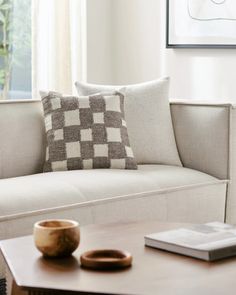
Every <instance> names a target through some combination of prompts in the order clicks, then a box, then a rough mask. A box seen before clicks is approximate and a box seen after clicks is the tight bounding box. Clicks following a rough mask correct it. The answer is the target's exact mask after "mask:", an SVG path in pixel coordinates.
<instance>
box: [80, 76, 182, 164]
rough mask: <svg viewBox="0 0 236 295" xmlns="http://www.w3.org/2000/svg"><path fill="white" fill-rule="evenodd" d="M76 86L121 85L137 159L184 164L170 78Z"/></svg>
mask: <svg viewBox="0 0 236 295" xmlns="http://www.w3.org/2000/svg"><path fill="white" fill-rule="evenodd" d="M76 87H77V90H78V93H79V95H91V94H95V93H97V92H107V91H112V90H113V91H114V90H120V89H122V91H124V93H125V96H126V97H125V117H126V121H127V127H128V133H129V138H130V143H131V147H132V149H133V151H134V155H135V158H136V160H137V162H138V163H139V164H156V163H158V164H167V165H178V166H181V162H180V159H179V155H178V152H177V147H176V143H175V138H174V132H173V126H172V121H171V116H170V107H169V101H168V89H169V79H168V78H163V79H159V80H155V81H151V82H146V83H141V84H137V85H129V86H125V87H124V86H103V85H93V84H86V83H81V82H76Z"/></svg>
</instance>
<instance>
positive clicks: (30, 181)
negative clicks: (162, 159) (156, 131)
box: [0, 165, 227, 278]
mask: <svg viewBox="0 0 236 295" xmlns="http://www.w3.org/2000/svg"><path fill="white" fill-rule="evenodd" d="M226 187H227V183H226V181H224V180H218V179H216V178H215V177H212V176H210V175H207V174H205V173H202V172H199V171H196V170H191V169H187V168H183V167H177V166H167V165H140V166H139V169H138V170H118V169H94V170H76V171H75V170H74V171H67V172H62V171H60V172H52V173H41V174H35V175H29V176H24V177H17V178H8V179H2V180H0V189H1V196H0V240H1V239H7V238H13V237H17V236H22V235H27V234H31V233H32V228H33V224H34V223H35V222H36V221H38V220H41V219H47V218H72V219H75V220H78V221H79V222H80V224H81V225H84V224H91V223H106V222H124V221H128V220H129V221H136V220H144V219H145V220H147V219H157V220H160V221H169V222H173V221H175V222H177V221H179V222H208V221H212V220H218V221H223V220H224V209H225V195H226ZM2 196H4V197H2ZM6 200H11V201H6ZM3 276H4V263H3V260H2V258H1V255H0V278H1V277H3Z"/></svg>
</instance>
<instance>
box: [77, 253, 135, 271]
mask: <svg viewBox="0 0 236 295" xmlns="http://www.w3.org/2000/svg"><path fill="white" fill-rule="evenodd" d="M80 262H81V265H82V266H83V267H86V268H90V269H95V270H112V269H121V268H126V267H129V266H131V264H132V256H131V254H130V253H128V252H125V251H120V250H111V249H110V250H106V249H104V250H92V251H88V252H85V253H83V254H82V255H81V256H80Z"/></svg>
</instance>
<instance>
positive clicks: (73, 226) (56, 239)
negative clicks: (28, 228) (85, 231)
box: [34, 219, 80, 257]
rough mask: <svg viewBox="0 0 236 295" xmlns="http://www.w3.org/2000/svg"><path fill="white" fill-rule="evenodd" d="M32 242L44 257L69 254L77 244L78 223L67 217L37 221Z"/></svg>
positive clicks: (78, 239) (78, 237)
mask: <svg viewBox="0 0 236 295" xmlns="http://www.w3.org/2000/svg"><path fill="white" fill-rule="evenodd" d="M34 242H35V246H36V247H37V249H38V250H39V251H40V252H41V253H42V254H43V256H45V257H66V256H69V255H71V254H72V253H73V252H74V251H75V250H76V249H77V247H78V246H79V242H80V230H79V224H78V222H77V221H73V220H67V219H48V220H43V221H39V222H37V223H35V225H34Z"/></svg>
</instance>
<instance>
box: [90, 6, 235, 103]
mask: <svg viewBox="0 0 236 295" xmlns="http://www.w3.org/2000/svg"><path fill="white" fill-rule="evenodd" d="M165 2H166V1H165V0H88V5H89V13H88V16H89V17H88V29H89V33H90V35H89V41H88V45H89V54H88V72H89V75H88V80H89V81H91V82H97V83H112V84H127V83H138V82H142V81H147V80H150V79H155V78H157V77H160V76H163V75H169V76H170V77H171V90H170V95H171V97H172V98H179V99H206V100H228V101H235V102H236V75H235V73H236V50H234V49H224V50H223V49H166V48H165V22H166V19H165V16H166V11H165Z"/></svg>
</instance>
